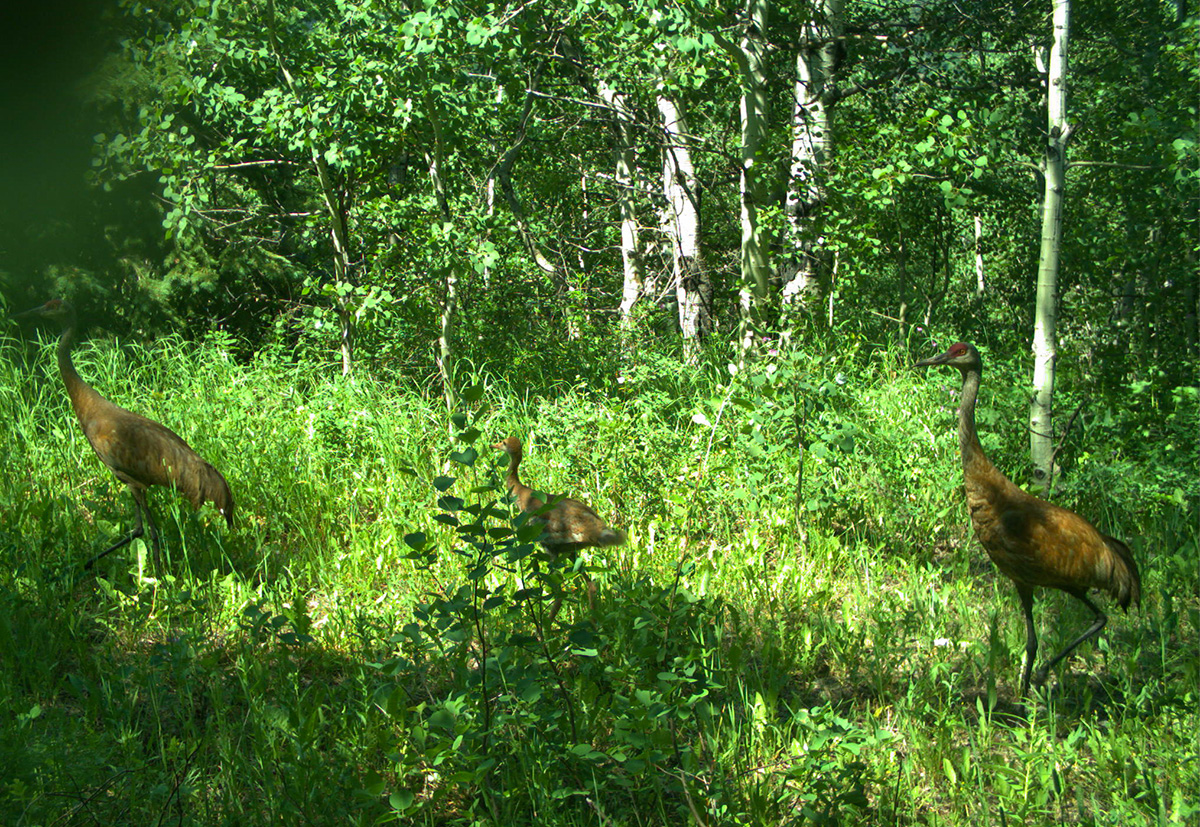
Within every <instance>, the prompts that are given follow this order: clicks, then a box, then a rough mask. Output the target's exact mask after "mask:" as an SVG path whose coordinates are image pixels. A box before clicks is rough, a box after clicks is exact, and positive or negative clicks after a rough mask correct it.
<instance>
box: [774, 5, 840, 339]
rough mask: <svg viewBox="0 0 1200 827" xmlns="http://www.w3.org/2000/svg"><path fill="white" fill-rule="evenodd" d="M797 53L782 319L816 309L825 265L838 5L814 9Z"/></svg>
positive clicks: (838, 41)
mask: <svg viewBox="0 0 1200 827" xmlns="http://www.w3.org/2000/svg"><path fill="white" fill-rule="evenodd" d="M814 5H815V6H816V8H815V9H814V17H813V19H812V20H811V21H810V22H809V23H808V24H806V26H805V31H804V37H803V42H802V43H801V45H800V48H799V49H798V50H797V52H796V79H795V83H794V87H793V96H794V98H795V99H794V101H793V104H792V165H791V174H790V176H789V181H788V191H787V204H786V215H787V222H788V245H787V247H788V257H789V258H790V259H791V260H790V262H789V263H788V265H787V266H786V267H785V268H784V280H783V291H782V294H781V302H782V306H783V312H784V315H785V317H786V316H787V315H788V314H789V313H790V312H791V311H793V310H796V309H803V310H807V311H809V312H810V313H811V312H814V311H816V310H817V309H818V308H819V307H820V297H821V293H822V287H823V285H822V271H823V269H824V268H825V267H826V266H827V263H826V258H827V256H826V255H825V254H824V251H823V250H822V245H821V208H822V206H823V205H824V204H825V201H826V197H827V192H826V188H825V170H826V168H827V166H828V164H829V161H830V159H831V155H832V145H831V143H830V123H829V110H830V101H831V100H832V97H833V95H834V92H835V91H836V90H835V89H834V81H833V78H834V74H835V72H836V70H837V61H838V50H839V48H840V46H841V41H840V36H841V31H842V24H841V20H842V4H841V0H824V2H822V3H820V4H814Z"/></svg>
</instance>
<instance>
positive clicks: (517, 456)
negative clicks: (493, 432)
mask: <svg viewBox="0 0 1200 827" xmlns="http://www.w3.org/2000/svg"><path fill="white" fill-rule="evenodd" d="M492 447H493V448H495V449H497V450H499V451H503V452H504V453H506V454H508V456H509V458H510V459H512V460H513V461H515V462H520V461H521V440H519V439H517V438H516V437H515V436H510V437H505V438H504V439H502V440H500V441H499V442H497V443H496V444H495V445H493V446H492Z"/></svg>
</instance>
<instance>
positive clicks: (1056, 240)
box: [1029, 0, 1071, 488]
mask: <svg viewBox="0 0 1200 827" xmlns="http://www.w3.org/2000/svg"><path fill="white" fill-rule="evenodd" d="M1052 7H1053V20H1054V41H1053V43H1052V45H1051V47H1050V66H1049V71H1048V73H1047V75H1046V92H1047V107H1046V109H1047V113H1048V124H1047V125H1048V128H1049V134H1048V136H1047V143H1046V156H1045V162H1044V163H1045V178H1046V186H1045V194H1044V199H1043V205H1042V245H1041V252H1040V254H1039V256H1038V278H1037V299H1036V306H1035V308H1034V325H1033V394H1034V395H1033V400H1032V402H1030V405H1029V454H1030V459H1031V460H1032V463H1033V482H1034V484H1035V485H1036V486H1039V487H1042V488H1046V487H1048V486H1049V485H1051V484H1052V481H1053V479H1054V476H1055V469H1054V467H1053V463H1054V423H1053V419H1052V413H1053V400H1054V361H1055V357H1056V355H1057V344H1056V338H1055V324H1056V322H1057V319H1058V264H1059V253H1060V251H1061V248H1062V208H1063V207H1062V205H1063V190H1064V187H1065V185H1066V160H1067V159H1066V153H1067V141H1068V139H1069V138H1070V134H1071V126H1070V124H1069V123H1068V122H1067V39H1068V34H1069V31H1070V22H1071V3H1070V0H1052Z"/></svg>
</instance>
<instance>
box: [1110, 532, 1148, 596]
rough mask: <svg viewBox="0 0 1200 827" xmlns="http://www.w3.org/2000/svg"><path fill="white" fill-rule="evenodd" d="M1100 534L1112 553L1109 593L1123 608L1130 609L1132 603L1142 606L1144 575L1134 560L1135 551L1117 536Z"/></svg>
mask: <svg viewBox="0 0 1200 827" xmlns="http://www.w3.org/2000/svg"><path fill="white" fill-rule="evenodd" d="M1100 536H1102V537H1103V538H1104V543H1105V545H1107V546H1108V550H1109V552H1111V554H1112V560H1111V562H1110V567H1111V573H1110V575H1109V579H1108V584H1109V585H1108V593H1109V594H1110V595H1112V597H1113V599H1114V600H1116V601H1117V602H1118V603H1119V604H1121V608H1122V609H1128V608H1129V604H1130V603H1133V604H1134V605H1135V606H1141V605H1142V577H1141V575H1140V574H1138V567H1137V563H1135V562H1134V561H1133V552H1131V551H1130V550H1129V546H1127V545H1125V544H1124V543H1122V542H1121V541H1120V540H1118V539H1117V538H1116V537H1109V536H1108V535H1107V534H1102V535H1100Z"/></svg>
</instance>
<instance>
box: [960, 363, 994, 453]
mask: <svg viewBox="0 0 1200 827" xmlns="http://www.w3.org/2000/svg"><path fill="white" fill-rule="evenodd" d="M979 379H980V371H979V369H978V368H972V369H969V370H964V371H963V386H962V395H961V397H960V398H959V401H958V448H959V451H961V452H962V463H963V473H964V474H965V475H966V476H970V475H971V473H972V472H976V473H978V472H980V471H983V470H985V469H989V468H991V467H992V463H991V461H990V460H989V459H988V458H987V455H986V454H984V453H983V446H982V445H980V444H979V434H978V432H977V431H976V430H975V399H976V397H978V396H979Z"/></svg>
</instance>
